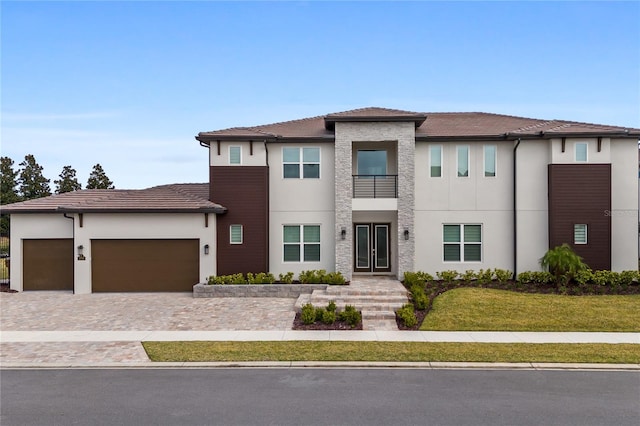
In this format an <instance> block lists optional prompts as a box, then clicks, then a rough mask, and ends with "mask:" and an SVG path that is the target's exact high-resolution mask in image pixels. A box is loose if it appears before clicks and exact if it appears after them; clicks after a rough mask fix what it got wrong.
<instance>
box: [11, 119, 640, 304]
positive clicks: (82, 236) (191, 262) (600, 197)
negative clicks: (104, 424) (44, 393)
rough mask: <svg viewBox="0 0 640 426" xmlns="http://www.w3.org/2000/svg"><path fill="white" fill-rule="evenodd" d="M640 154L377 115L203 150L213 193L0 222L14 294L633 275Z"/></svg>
mask: <svg viewBox="0 0 640 426" xmlns="http://www.w3.org/2000/svg"><path fill="white" fill-rule="evenodd" d="M639 138H640V129H630V128H622V127H617V126H606V125H597V124H587V123H577V122H571V121H560V120H538V119H530V118H521V117H513V116H506V115H498V114H488V113H417V112H410V111H400V110H391V109H385V108H363V109H357V110H352V111H346V112H341V113H334V114H328V115H325V116H318V117H311V118H304V119H300V120H294V121H288V122H282V123H274V124H267V125H260V126H254V127H242V128H231V129H224V130H217V131H210V132H201V133H199V134H198V136H196V139H197V140H198V141H199V143H200V144H201V145H202V146H203V147H205V148H207V149H208V154H209V165H210V167H209V170H210V179H209V180H210V182H209V185H207V184H199V185H198V184H191V185H165V186H162V187H155V188H150V189H147V190H137V191H118V190H113V191H109V190H104V191H98V192H95V191H78V192H76V193H70V194H62V195H57V196H52V197H47V198H44V199H39V200H31V201H26V202H22V203H16V204H13V205H10V206H3V213H4V212H6V213H11V215H12V222H11V227H12V235H11V256H12V270H11V286H12V288H15V289H17V290H28V289H38V288H49V289H51V288H61V287H64V288H71V289H74V291H76V292H78V293H88V292H92V291H154V290H163V291H186V290H189V289H190V287H191V286H192V285H193V284H195V283H196V282H197V281H203V280H205V279H206V277H207V276H209V275H222V274H231V273H237V272H245V273H246V272H265V271H269V272H272V273H274V274H275V275H276V276H277V275H278V274H279V273H286V272H289V271H291V272H295V273H299V272H300V271H302V270H309V269H326V270H327V271H340V272H341V273H343V274H344V275H345V276H346V277H347V278H350V277H352V276H353V274H389V275H393V276H398V277H400V278H401V277H402V275H403V273H404V272H405V271H415V270H422V271H426V272H430V273H432V274H433V273H435V272H436V271H442V270H449V269H455V270H458V271H465V270H468V269H473V270H478V269H486V268H502V269H508V270H511V271H515V272H516V273H517V272H522V271H525V270H539V269H540V266H539V263H538V262H539V259H540V257H542V255H543V254H544V253H545V252H546V250H548V249H549V248H550V247H554V246H556V245H559V244H562V243H568V244H570V245H572V246H573V247H574V249H575V250H576V251H577V252H578V253H579V254H580V255H581V256H582V257H583V258H584V259H585V261H586V263H587V264H589V266H591V268H593V269H612V270H616V271H620V270H626V269H636V268H637V262H638V234H637V226H638V225H637V224H638V177H637V176H638V163H637V162H636V160H637V155H638V154H637V153H638V139H639ZM63 241H64V242H63ZM51 244H54V245H55V244H58V245H57V246H55V247H56V248H53V246H51ZM145 244H146V245H145ZM50 246H51V247H50ZM53 253H57V254H56V255H57V256H58V257H59V258H60V257H63V258H64V259H63V260H60V259H58V260H57V261H55V262H51V261H50V260H51V259H50V258H52V256H53ZM43 262H44V263H43ZM47 262H48V263H47ZM41 264H55V265H58V267H59V266H60V265H64V268H65V274H66V275H64V274H59V275H64V276H65V277H66V278H64V279H60V280H58V282H56V283H51V278H50V277H51V275H52V274H46V273H38V272H37V271H39V270H41V269H42V268H38V267H37V266H38V265H41ZM180 268H182V269H180ZM34 271H35V272H34ZM158 271H161V272H158ZM185 271H188V272H185ZM161 282H162V283H163V284H162V285H161V284H160V283H161Z"/></svg>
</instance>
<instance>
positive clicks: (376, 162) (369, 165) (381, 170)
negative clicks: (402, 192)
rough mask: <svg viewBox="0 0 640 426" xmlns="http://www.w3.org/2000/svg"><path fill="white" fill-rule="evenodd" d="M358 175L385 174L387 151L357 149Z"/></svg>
mask: <svg viewBox="0 0 640 426" xmlns="http://www.w3.org/2000/svg"><path fill="white" fill-rule="evenodd" d="M357 161H358V175H360V176H386V174H387V151H385V150H373V149H371V150H369V149H367V150H362V149H359V150H358V154H357Z"/></svg>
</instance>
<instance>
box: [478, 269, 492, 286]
mask: <svg viewBox="0 0 640 426" xmlns="http://www.w3.org/2000/svg"><path fill="white" fill-rule="evenodd" d="M492 280H493V271H492V270H491V268H488V269H480V270H479V271H478V284H480V285H483V284H489V283H490V282H491V281H492Z"/></svg>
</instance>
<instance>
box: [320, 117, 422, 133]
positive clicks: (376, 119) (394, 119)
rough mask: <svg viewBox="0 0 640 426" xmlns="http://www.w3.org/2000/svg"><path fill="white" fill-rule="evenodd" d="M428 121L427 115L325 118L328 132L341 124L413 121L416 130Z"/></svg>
mask: <svg viewBox="0 0 640 426" xmlns="http://www.w3.org/2000/svg"><path fill="white" fill-rule="evenodd" d="M426 119H427V116H426V114H420V115H393V116H381V115H367V116H362V117H353V116H332V115H327V116H326V117H325V118H324V127H325V129H327V130H335V124H336V123H337V122H341V123H371V122H408V121H413V123H414V124H415V126H416V128H417V127H420V126H421V125H422V123H424V122H425V120H426Z"/></svg>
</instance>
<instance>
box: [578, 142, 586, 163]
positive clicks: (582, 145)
mask: <svg viewBox="0 0 640 426" xmlns="http://www.w3.org/2000/svg"><path fill="white" fill-rule="evenodd" d="M587 147H588V144H587V143H586V142H577V143H576V161H578V162H581V163H586V162H587Z"/></svg>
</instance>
